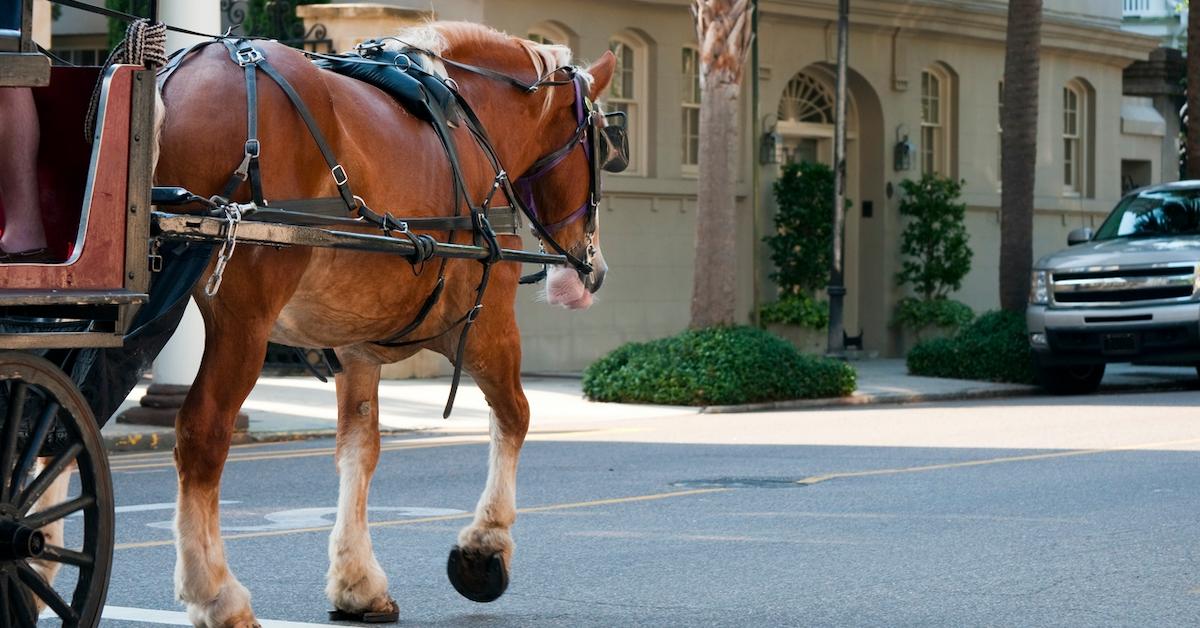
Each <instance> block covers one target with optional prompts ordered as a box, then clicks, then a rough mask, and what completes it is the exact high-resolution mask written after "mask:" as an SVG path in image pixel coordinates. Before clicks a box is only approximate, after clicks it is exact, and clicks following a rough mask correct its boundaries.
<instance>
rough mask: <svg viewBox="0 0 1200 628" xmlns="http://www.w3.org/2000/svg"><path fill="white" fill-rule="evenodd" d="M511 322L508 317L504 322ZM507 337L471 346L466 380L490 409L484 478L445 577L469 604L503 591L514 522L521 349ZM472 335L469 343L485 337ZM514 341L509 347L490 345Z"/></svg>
mask: <svg viewBox="0 0 1200 628" xmlns="http://www.w3.org/2000/svg"><path fill="white" fill-rule="evenodd" d="M509 320H510V321H511V318H510V319H509ZM511 327H512V329H510V330H507V331H508V333H502V334H498V333H492V332H488V333H487V334H486V338H487V339H488V341H490V342H491V343H493V344H490V345H487V346H484V343H479V344H475V345H474V346H473V347H472V349H474V350H473V351H472V352H471V353H473V354H474V355H473V356H472V358H471V359H470V361H469V362H468V363H470V364H473V368H472V369H471V373H472V376H473V377H474V378H475V381H476V383H477V384H479V387H480V388H481V389H482V390H483V393H484V396H485V397H486V398H487V401H488V404H489V405H491V407H492V415H491V429H490V432H491V448H490V450H489V452H488V477H487V485H486V486H485V487H484V490H483V495H481V496H480V498H479V504H478V505H477V506H476V507H475V519H474V521H472V522H471V525H469V526H467V527H465V528H463V530H462V531H461V532H459V535H458V545H457V546H455V547H454V549H453V550H451V551H450V558H449V561H448V563H447V566H446V569H447V575H448V576H449V578H450V583H451V584H453V585H454V588H455V589H456V590H457V591H458V592H459V593H461V594H462V595H463V597H466V598H467V599H469V600H473V601H475V602H491V601H494V600H495V599H497V598H499V597H500V596H501V595H503V594H504V590H505V589H506V588H507V587H508V572H509V568H510V566H511V565H512V554H513V540H512V534H511V533H510V531H509V530H510V529H511V528H512V525H513V522H514V521H516V518H517V493H516V483H517V458H518V457H519V456H520V453H521V446H522V445H523V444H524V443H525V433H526V432H527V431H528V429H529V403H528V402H527V401H526V400H525V391H524V390H522V388H521V372H520V370H521V346H520V344H519V340H515V339H517V338H519V332H518V331H517V330H516V325H515V324H512V325H511ZM482 331H483V330H476V332H474V333H475V334H476V335H475V336H474V339H475V340H476V341H479V340H480V339H482V338H484V337H485V334H483V333H480V332H482ZM500 339H514V340H513V341H511V342H496V341H497V340H500Z"/></svg>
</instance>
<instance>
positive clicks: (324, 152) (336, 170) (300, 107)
mask: <svg viewBox="0 0 1200 628" xmlns="http://www.w3.org/2000/svg"><path fill="white" fill-rule="evenodd" d="M222 43H224V44H225V47H226V48H228V49H229V53H230V56H231V57H232V58H233V61H234V62H235V63H237V64H238V65H240V66H242V67H244V68H246V83H247V85H246V98H247V101H248V105H254V106H251V107H250V110H251V111H252V112H253V113H252V114H250V115H251V120H255V119H256V118H257V116H258V113H257V103H256V102H254V103H250V102H249V99H250V98H252V96H251V94H254V93H255V90H254V89H252V88H253V87H254V85H253V84H252V81H253V79H254V76H255V73H254V70H255V69H256V68H257V69H259V70H262V72H263V74H265V75H267V77H268V78H270V79H271V80H272V81H274V82H275V84H276V85H277V86H278V87H279V89H280V90H282V91H283V93H284V95H286V96H287V97H288V100H290V101H291V102H292V106H293V107H295V109H296V113H298V114H300V118H301V119H302V120H304V125H305V126H306V127H308V132H309V135H311V136H312V139H313V143H315V144H316V145H317V150H319V151H321V157H322V158H323V159H324V160H325V165H326V166H328V167H329V173H330V175H332V176H333V183H334V185H336V186H337V190H338V195H339V196H341V197H342V202H343V203H345V205H346V210H347V211H348V212H350V213H352V214H353V213H354V212H355V211H357V210H358V208H359V203H358V201H356V200H354V193H353V192H351V190H350V177H349V176H348V175H347V174H346V169H345V168H343V167H342V165H341V164H340V163H338V160H337V157H336V156H334V154H333V150H332V149H331V148H330V147H329V142H328V141H326V140H325V134H324V133H322V132H321V127H320V126H319V125H318V124H317V121H316V119H314V118H313V116H312V112H311V111H309V109H308V106H307V105H305V104H304V99H302V98H301V97H300V94H298V93H296V89H295V88H294V87H292V84H291V83H289V82H288V80H287V79H286V78H284V77H283V75H282V74H280V73H279V71H278V70H276V69H275V68H274V67H273V66H271V64H270V63H268V62H267V58H266V56H264V55H263V53H262V51H261V50H259V49H258V48H257V47H256V46H255V45H254V43H253V42H252V41H250V40H244V39H242V40H238V41H237V42H236V43H234V42H230V41H229V40H222ZM254 98H257V97H254ZM250 139H254V140H255V143H256V144H257V138H250ZM249 143H250V142H249V140H247V151H249ZM247 154H249V152H247ZM250 161H251V162H257V158H253V159H251V160H250ZM235 174H236V173H235ZM255 203H256V204H257V203H258V200H257V199H256V200H255Z"/></svg>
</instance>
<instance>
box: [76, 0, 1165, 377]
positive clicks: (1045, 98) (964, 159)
mask: <svg viewBox="0 0 1200 628" xmlns="http://www.w3.org/2000/svg"><path fill="white" fill-rule="evenodd" d="M1126 4H1128V0H1127V1H1126ZM761 9H762V15H761V20H760V44H761V48H760V50H761V70H760V72H759V76H758V77H757V78H758V81H759V85H760V90H761V101H760V106H759V108H758V110H756V111H752V110H751V109H752V108H751V106H750V102H749V89H748V87H747V89H746V90H745V94H746V97H745V98H744V99H743V106H742V109H743V112H744V113H743V134H742V150H741V154H742V156H743V158H742V159H741V160H740V162H739V164H738V172H739V178H740V183H739V189H738V198H739V201H738V202H739V225H738V233H737V240H738V253H737V256H736V259H722V258H713V257H706V256H704V255H701V256H699V257H697V256H696V255H695V252H694V250H693V239H694V216H695V212H694V207H695V193H696V176H697V175H696V161H697V154H696V153H697V134H698V107H699V90H698V89H697V83H696V81H697V78H696V72H697V70H698V68H697V63H696V58H695V49H694V45H695V34H694V30H693V25H692V18H691V14H690V10H689V3H688V2H686V1H685V0H636V1H635V0H603V1H596V0H556V1H554V2H544V1H541V0H433V1H432V2H430V1H428V0H412V1H408V0H396V1H392V2H387V1H383V2H374V3H369V6H368V5H366V4H363V3H357V4H353V5H336V4H335V5H325V6H320V7H305V8H304V9H303V10H302V11H303V12H304V15H305V16H306V17H305V19H306V20H307V21H308V22H309V23H310V24H311V23H315V22H320V23H322V24H324V26H325V27H326V28H327V29H328V33H329V37H330V38H331V39H332V40H334V41H335V42H338V41H340V39H339V33H340V32H342V31H345V32H347V33H348V32H350V30H353V31H354V34H357V33H358V32H359V31H360V30H361V29H362V28H363V26H364V23H366V24H372V23H373V24H375V25H376V26H377V28H378V30H379V32H385V31H387V30H389V29H392V28H394V27H395V26H396V25H397V24H400V23H403V22H406V21H411V20H414V19H423V18H425V17H428V16H430V15H436V17H438V18H443V19H465V20H471V21H477V22H482V23H486V24H489V25H491V26H493V27H496V28H498V29H501V30H504V31H507V32H509V33H512V34H519V35H526V36H532V37H535V38H541V39H544V40H547V41H553V42H556V43H564V44H567V45H569V46H571V47H572V49H574V50H575V52H576V55H577V57H578V58H580V59H594V58H596V57H598V56H599V55H600V54H602V53H603V52H604V51H605V50H613V51H615V52H617V53H618V56H619V58H620V66H619V71H618V74H617V76H616V80H615V81H614V86H613V88H612V89H611V90H610V93H609V97H608V105H609V106H610V107H620V108H622V109H624V110H625V111H627V112H628V114H629V118H630V126H631V140H632V147H633V152H634V155H633V163H632V165H631V167H630V169H629V171H628V172H627V173H624V174H620V175H608V176H607V177H606V180H605V200H604V203H603V206H602V210H601V211H602V216H601V225H602V240H603V247H604V251H605V255H606V258H607V259H608V261H609V263H610V266H611V272H610V275H609V278H608V280H607V281H606V283H605V287H604V289H603V290H602V291H601V293H600V294H599V295H598V296H599V298H598V299H597V303H596V305H594V306H593V307H592V308H591V309H590V310H588V311H586V312H566V311H559V310H555V309H552V308H549V307H547V306H545V305H543V304H540V303H537V302H536V301H535V289H533V288H522V291H521V293H520V297H519V298H520V305H519V320H520V323H521V327H522V335H523V338H524V346H525V358H524V360H525V368H526V370H530V371H549V370H558V371H560V370H579V369H581V368H583V367H584V366H586V365H587V364H589V363H590V362H591V361H592V360H594V359H595V358H596V357H598V356H600V355H602V354H604V353H605V352H607V351H609V350H611V349H612V348H614V347H616V346H617V345H619V344H621V343H622V342H625V341H630V340H645V339H650V338H655V337H661V336H665V335H669V334H673V333H676V332H678V331H679V330H681V329H683V328H684V327H685V326H686V325H687V322H688V313H689V303H690V297H691V286H692V277H693V273H695V272H704V269H705V268H706V267H708V266H710V265H713V264H728V263H736V264H737V272H738V275H739V277H742V278H743V280H742V281H741V282H740V285H739V294H738V312H739V315H740V316H741V317H742V319H743V320H749V318H750V314H751V312H752V310H753V303H752V301H753V295H754V282H756V281H757V282H759V286H760V288H761V291H762V294H763V295H764V296H765V297H766V298H768V299H769V298H770V297H771V296H772V295H773V294H774V288H773V286H771V285H770V283H769V281H768V280H767V279H766V275H767V273H768V272H769V260H768V258H767V254H766V251H765V247H762V246H760V244H759V243H760V240H761V237H762V236H763V235H764V234H763V233H762V231H763V230H765V229H769V228H770V225H771V219H772V216H773V213H774V202H773V199H772V196H771V192H770V189H771V184H772V182H773V180H774V179H775V177H776V176H777V175H778V172H779V169H780V164H779V163H763V162H772V161H778V162H786V161H789V160H817V161H823V162H826V163H828V162H829V161H830V160H831V158H832V137H833V117H832V111H833V79H832V61H833V58H834V47H835V40H836V33H835V26H834V23H835V22H834V21H835V17H836V16H835V9H836V2H835V1H834V0H763V1H762V2H761ZM1006 11H1007V3H1006V2H1004V1H1001V0H956V1H950V0H913V1H911V2H903V3H901V2H890V1H882V0H855V2H854V3H853V6H852V14H851V18H850V23H851V34H850V37H851V39H850V61H849V65H850V71H849V87H850V104H849V116H848V117H849V119H848V123H849V129H850V132H849V151H848V159H849V163H848V166H849V196H850V198H851V199H852V200H853V203H854V204H853V208H852V209H851V210H850V212H849V214H848V217H847V223H846V283H847V288H848V290H849V293H848V295H847V298H846V307H847V313H846V314H847V320H846V328H847V329H848V330H850V331H851V332H852V333H853V332H855V331H857V330H859V329H861V330H863V333H864V340H865V345H866V348H867V349H873V350H877V351H879V352H881V353H883V354H885V355H886V354H895V353H896V352H897V351H898V350H899V347H898V344H897V338H896V333H895V330H893V329H892V328H891V326H890V324H889V321H890V318H891V316H892V313H893V310H894V307H895V304H896V302H897V301H898V300H899V299H900V298H901V297H902V296H904V291H903V290H902V289H901V288H899V287H898V286H897V285H896V282H895V280H894V277H895V275H896V272H897V271H898V270H899V265H900V254H899V243H900V240H899V237H900V231H901V229H902V224H901V221H900V218H899V216H898V213H897V207H898V205H899V198H898V191H899V188H898V183H899V182H900V181H901V180H903V179H905V178H915V177H919V176H920V175H921V173H922V172H925V171H930V172H938V173H941V174H944V175H948V176H952V177H957V178H961V179H963V180H964V181H965V182H966V185H965V188H964V200H965V201H966V202H967V203H968V206H969V210H968V214H967V223H968V227H969V231H970V236H971V240H970V244H971V247H972V249H973V250H974V252H975V256H974V262H973V265H972V269H971V273H970V274H969V275H968V277H967V280H966V282H965V284H964V287H963V289H962V291H961V292H959V293H957V294H955V295H953V296H954V298H957V299H959V300H962V301H964V302H966V303H967V304H969V305H970V306H971V307H972V308H974V309H975V310H976V311H984V310H987V309H990V308H994V307H996V306H997V304H998V295H997V285H998V272H999V269H998V267H997V265H998V263H999V254H998V252H999V206H1000V138H1001V131H1000V126H999V116H1000V94H1001V90H1002V89H1003V88H1002V78H1003V66H1004V39H1005V26H1006ZM1124 11H1125V7H1123V6H1122V4H1121V3H1120V2H1116V1H1111V0H1090V1H1089V0H1046V2H1045V23H1044V27H1043V45H1042V60H1041V77H1040V87H1039V100H1040V102H1039V118H1038V153H1037V154H1038V159H1037V188H1036V197H1035V205H1036V210H1037V213H1036V219H1035V228H1034V248H1035V255H1042V254H1044V253H1047V252H1049V251H1051V250H1054V249H1057V248H1060V247H1062V246H1064V245H1065V242H1066V234H1067V232H1068V231H1070V230H1071V229H1073V228H1075V227H1079V226H1091V225H1095V224H1097V223H1098V221H1099V220H1101V219H1102V218H1103V217H1104V215H1105V214H1106V213H1107V212H1108V210H1109V209H1110V208H1111V207H1112V206H1113V204H1114V203H1115V202H1116V201H1117V200H1118V198H1119V197H1120V194H1121V192H1122V187H1123V185H1125V186H1128V185H1136V184H1148V183H1151V182H1157V181H1160V180H1164V179H1171V178H1174V168H1173V166H1168V167H1166V168H1164V161H1165V160H1166V159H1165V157H1164V155H1168V151H1167V150H1166V149H1164V141H1165V140H1171V139H1172V138H1170V137H1169V135H1170V134H1169V131H1168V129H1167V125H1166V123H1165V121H1164V118H1163V116H1162V115H1161V113H1160V111H1159V110H1157V109H1156V108H1155V106H1154V104H1153V103H1152V102H1151V101H1150V99H1149V98H1146V97H1126V96H1124V95H1123V94H1124V90H1123V78H1122V75H1123V71H1124V69H1125V68H1126V67H1127V66H1129V65H1130V64H1131V63H1133V62H1135V61H1140V60H1146V59H1147V58H1148V57H1149V54H1150V52H1151V51H1152V50H1154V49H1155V48H1156V47H1157V46H1158V45H1159V39H1157V38H1156V37H1152V36H1147V35H1141V34H1138V33H1134V32H1131V31H1129V30H1122V17H1123V12H1124ZM364 20H365V21H364ZM77 39H78V37H77ZM335 47H336V46H335ZM755 118H757V119H758V120H759V122H760V123H761V124H762V127H763V129H764V132H765V133H767V134H773V135H774V137H775V138H776V139H777V146H776V151H775V152H774V154H772V155H759V154H758V151H757V148H756V143H755V140H756V138H754V137H751V133H750V129H751V124H752V120H753V119H755ZM898 144H907V145H908V146H909V148H910V149H911V151H912V152H911V155H910V159H907V160H905V159H897V158H896V151H897V145H898ZM764 157H766V158H765V159H764ZM1168 161H1169V160H1168ZM754 168H761V182H762V183H761V185H762V188H761V198H762V202H761V204H760V207H759V208H758V209H757V211H758V218H759V220H758V222H759V229H758V231H756V230H755V226H754V223H755V220H754V211H755V209H754V207H752V203H751V198H752V194H751V189H750V188H751V181H752V180H753V169H754ZM533 244H534V243H533V242H532V239H530V246H533ZM756 255H757V256H758V258H759V259H758V264H757V265H756V264H755V263H754V262H755V260H754V258H755V256H756ZM756 266H757V268H758V269H759V271H758V276H757V277H756V276H755V274H754V271H753V269H754V268H755V267H756Z"/></svg>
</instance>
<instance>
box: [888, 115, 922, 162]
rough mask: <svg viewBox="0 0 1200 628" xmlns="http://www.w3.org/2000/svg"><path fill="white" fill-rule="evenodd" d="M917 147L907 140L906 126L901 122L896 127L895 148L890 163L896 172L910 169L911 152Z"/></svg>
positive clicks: (914, 151)
mask: <svg viewBox="0 0 1200 628" xmlns="http://www.w3.org/2000/svg"><path fill="white" fill-rule="evenodd" d="M916 152H917V147H916V146H914V145H913V143H912V142H910V141H908V127H907V126H905V125H903V124H901V125H900V126H898V127H896V148H895V149H894V150H893V159H892V165H893V167H894V168H895V169H896V172H904V171H906V170H911V169H912V161H913V154H915V153H916Z"/></svg>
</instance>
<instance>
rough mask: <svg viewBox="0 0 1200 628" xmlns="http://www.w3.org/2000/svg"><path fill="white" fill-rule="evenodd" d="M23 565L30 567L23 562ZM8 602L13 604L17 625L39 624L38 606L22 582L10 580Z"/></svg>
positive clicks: (31, 625) (32, 625)
mask: <svg viewBox="0 0 1200 628" xmlns="http://www.w3.org/2000/svg"><path fill="white" fill-rule="evenodd" d="M22 566H24V567H25V568H26V569H28V565H24V563H22ZM8 602H9V603H10V604H12V613H13V618H14V619H16V625H17V626H30V627H31V628H32V627H34V626H37V608H36V607H34V605H33V601H32V600H30V599H29V596H28V595H26V594H25V589H24V588H22V587H21V584H20V583H18V582H16V581H13V580H10V581H9V586H8Z"/></svg>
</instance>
